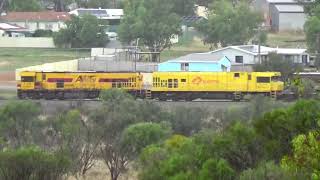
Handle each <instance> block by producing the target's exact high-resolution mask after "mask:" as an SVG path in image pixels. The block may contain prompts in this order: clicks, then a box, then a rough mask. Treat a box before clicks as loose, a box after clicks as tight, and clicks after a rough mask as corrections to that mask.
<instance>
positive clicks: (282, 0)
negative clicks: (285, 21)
mask: <svg viewBox="0 0 320 180" xmlns="http://www.w3.org/2000/svg"><path fill="white" fill-rule="evenodd" d="M267 1H268V3H270V4H284V3H288V4H289V3H290V4H291V3H292V4H297V3H298V1H297V0H267Z"/></svg>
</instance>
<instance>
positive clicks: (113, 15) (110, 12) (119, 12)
mask: <svg viewBox="0 0 320 180" xmlns="http://www.w3.org/2000/svg"><path fill="white" fill-rule="evenodd" d="M69 13H70V14H73V15H76V16H82V15H85V14H90V15H93V16H96V17H97V18H98V19H102V20H120V19H122V17H123V9H85V8H79V9H75V10H73V11H70V12H69Z"/></svg>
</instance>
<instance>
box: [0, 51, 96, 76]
mask: <svg viewBox="0 0 320 180" xmlns="http://www.w3.org/2000/svg"><path fill="white" fill-rule="evenodd" d="M88 56H90V51H89V50H83V49H41V48H1V49H0V72H1V71H13V70H15V69H17V68H21V67H26V66H32V65H38V64H43V63H48V62H56V61H64V60H73V59H77V58H80V57H88Z"/></svg>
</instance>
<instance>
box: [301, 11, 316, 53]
mask: <svg viewBox="0 0 320 180" xmlns="http://www.w3.org/2000/svg"><path fill="white" fill-rule="evenodd" d="M312 11H313V15H312V16H310V17H309V18H308V20H307V21H306V23H305V25H304V31H305V33H306V40H307V45H308V48H309V50H310V51H319V48H320V44H319V43H320V42H319V40H320V39H319V38H320V37H319V36H320V35H319V31H320V5H318V6H316V7H315V8H314V9H313V10H312Z"/></svg>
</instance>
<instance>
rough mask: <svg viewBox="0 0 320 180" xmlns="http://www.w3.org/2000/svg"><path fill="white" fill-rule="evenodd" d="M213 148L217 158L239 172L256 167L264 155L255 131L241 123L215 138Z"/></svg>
mask: <svg viewBox="0 0 320 180" xmlns="http://www.w3.org/2000/svg"><path fill="white" fill-rule="evenodd" d="M212 148H213V149H214V150H213V152H214V154H215V155H216V156H217V157H220V158H223V159H225V160H227V161H228V162H229V164H230V165H231V166H232V167H233V169H235V170H237V171H238V172H241V171H242V170H244V169H247V168H249V167H253V166H255V165H256V164H257V162H258V161H259V160H260V158H261V156H262V155H263V152H262V143H261V142H260V141H259V139H258V138H257V136H256V133H255V131H254V129H253V128H252V127H247V126H246V125H244V124H241V123H239V122H237V123H235V124H233V125H231V126H230V127H229V128H228V129H226V131H225V133H223V134H222V135H218V136H216V137H214V140H213V147H212Z"/></svg>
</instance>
